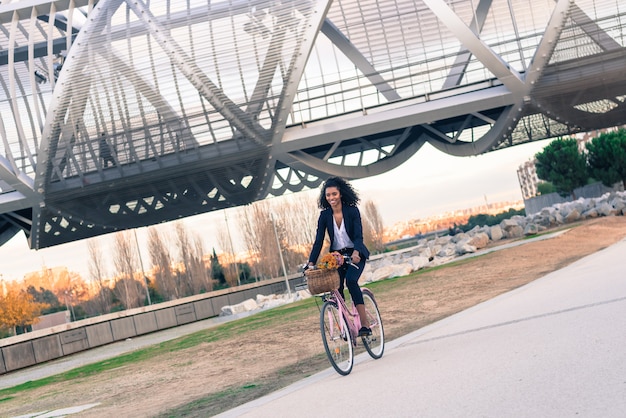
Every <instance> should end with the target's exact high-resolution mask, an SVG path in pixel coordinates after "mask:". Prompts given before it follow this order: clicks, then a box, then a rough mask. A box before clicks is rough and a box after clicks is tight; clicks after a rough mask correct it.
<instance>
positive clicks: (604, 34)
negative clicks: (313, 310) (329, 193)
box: [0, 0, 626, 249]
mask: <svg viewBox="0 0 626 418" xmlns="http://www.w3.org/2000/svg"><path fill="white" fill-rule="evenodd" d="M625 28H626V5H625V3H624V2H622V1H621V0H335V1H331V0H202V1H200V0H187V1H178V0H177V1H174V0H99V1H97V0H57V1H52V0H27V1H10V0H0V140H1V142H0V244H2V243H4V242H6V241H8V240H9V239H10V238H11V237H12V236H14V235H15V234H16V233H18V232H20V231H24V233H25V234H26V235H27V236H28V238H29V243H30V246H31V248H35V249H37V248H44V247H49V246H53V245H57V244H61V243H65V242H69V241H74V240H79V239H84V238H88V237H92V236H96V235H99V234H104V233H107V232H111V231H115V230H123V229H128V228H134V227H139V226H146V225H153V224H156V223H159V222H164V221H168V220H173V219H177V218H181V217H185V216H190V215H194V214H198V213H204V212H209V211H213V210H217V209H222V208H225V207H230V206H237V205H244V204H247V203H250V202H253V201H255V200H259V199H262V198H264V197H266V196H268V195H269V194H273V195H280V194H283V193H286V192H288V191H291V192H295V191H299V190H302V189H303V188H306V187H316V186H317V185H319V184H320V182H321V180H322V179H324V178H325V177H326V176H328V175H339V176H343V177H346V178H349V179H355V178H363V177H367V176H372V175H376V174H379V173H383V172H385V171H388V170H390V169H392V168H394V167H397V166H398V165H400V164H402V163H403V162H405V161H406V160H407V159H408V158H409V157H411V156H412V155H413V154H415V153H416V152H418V151H419V150H420V148H421V147H422V146H423V145H424V144H425V143H427V142H428V143H430V144H432V145H433V146H434V147H436V148H437V149H439V150H441V151H442V152H446V153H449V154H453V155H458V156H469V155H477V154H481V153H485V152H490V151H494V150H499V149H501V148H504V147H508V146H513V145H517V144H522V143H525V142H528V141H535V140H539V139H545V138H550V137H555V136H559V135H566V134H570V133H574V132H578V131H586V130H592V129H597V128H604V127H610V126H616V125H620V124H624V123H626V112H625V110H624V107H625V101H626V70H625V68H626V48H625V45H626V30H625Z"/></svg>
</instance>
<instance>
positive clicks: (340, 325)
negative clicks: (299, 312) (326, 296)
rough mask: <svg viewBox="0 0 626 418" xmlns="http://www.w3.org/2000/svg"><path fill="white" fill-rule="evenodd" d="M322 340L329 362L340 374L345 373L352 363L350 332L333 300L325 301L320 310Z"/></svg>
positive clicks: (348, 371) (350, 369) (352, 350)
mask: <svg viewBox="0 0 626 418" xmlns="http://www.w3.org/2000/svg"><path fill="white" fill-rule="evenodd" d="M320 330H321V331H322V341H323V342H324V349H325V350H326V355H327V356H328V360H329V361H330V364H332V366H333V368H334V369H335V370H336V371H337V373H339V374H340V375H343V376H345V375H347V374H349V373H350V372H351V371H352V366H353V365H354V349H353V347H352V341H351V340H350V332H349V331H348V326H347V324H346V321H345V320H344V318H343V316H342V315H341V314H340V313H339V309H338V308H337V304H336V303H335V302H330V301H329V302H325V303H324V305H323V306H322V310H321V312H320Z"/></svg>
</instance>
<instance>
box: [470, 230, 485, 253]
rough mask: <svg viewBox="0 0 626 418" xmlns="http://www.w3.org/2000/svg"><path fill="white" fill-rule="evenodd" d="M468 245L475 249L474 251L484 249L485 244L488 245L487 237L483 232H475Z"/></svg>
mask: <svg viewBox="0 0 626 418" xmlns="http://www.w3.org/2000/svg"><path fill="white" fill-rule="evenodd" d="M468 243H469V245H471V246H474V247H476V249H478V250H480V249H481V248H485V247H486V246H487V244H489V235H487V234H485V233H484V232H477V233H476V234H475V235H474V236H473V237H471V238H470V240H469V242H468Z"/></svg>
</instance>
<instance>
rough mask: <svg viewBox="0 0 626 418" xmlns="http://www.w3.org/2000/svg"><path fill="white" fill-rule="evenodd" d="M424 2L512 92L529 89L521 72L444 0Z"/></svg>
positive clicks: (426, 0) (427, 0) (425, 0)
mask: <svg viewBox="0 0 626 418" xmlns="http://www.w3.org/2000/svg"><path fill="white" fill-rule="evenodd" d="M424 3H425V4H426V5H427V6H428V7H429V8H430V9H431V10H432V12H433V13H434V14H435V15H436V16H437V17H438V18H439V20H440V21H441V23H443V24H444V25H445V26H446V27H447V28H448V29H449V30H450V32H452V33H453V34H454V35H455V36H456V37H457V38H458V40H459V41H460V42H461V43H462V44H463V45H465V46H466V47H467V49H468V50H469V51H470V52H471V53H472V54H474V56H475V57H476V58H478V59H479V60H480V62H482V63H483V64H484V65H485V67H487V69H488V70H489V71H491V72H492V73H493V75H495V76H496V77H497V78H498V79H499V80H500V81H501V82H502V84H504V85H505V86H506V87H507V88H508V89H509V90H510V91H511V92H512V93H514V94H518V95H520V94H524V93H525V92H526V91H527V88H526V86H525V84H524V80H522V77H521V76H520V74H519V73H518V72H517V71H515V70H514V69H513V68H511V66H510V65H509V64H508V63H506V62H505V61H504V60H503V59H502V57H500V56H499V55H498V54H496V53H495V52H494V51H493V50H492V49H491V48H490V47H489V46H488V45H487V44H486V43H484V42H483V41H482V40H481V39H480V38H479V37H478V36H477V35H476V34H475V33H474V32H473V31H472V29H471V28H469V27H468V26H467V25H466V24H465V23H464V22H463V20H461V18H460V17H459V16H457V15H456V13H454V11H453V10H452V9H450V7H449V6H448V5H447V4H446V2H445V1H444V0H424Z"/></svg>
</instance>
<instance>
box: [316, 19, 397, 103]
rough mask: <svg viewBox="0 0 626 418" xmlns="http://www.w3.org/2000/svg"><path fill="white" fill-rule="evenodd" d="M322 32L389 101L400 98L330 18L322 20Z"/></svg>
mask: <svg viewBox="0 0 626 418" xmlns="http://www.w3.org/2000/svg"><path fill="white" fill-rule="evenodd" d="M322 33H323V34H324V35H326V37H327V38H328V39H330V41H331V42H332V43H333V44H335V46H336V47H337V48H339V50H340V51H341V52H343V53H344V54H345V55H346V56H347V57H348V58H349V59H350V61H352V62H353V63H354V65H356V67H357V68H358V69H359V70H360V71H361V72H362V73H363V75H365V76H366V77H367V79H368V80H369V81H370V82H371V83H372V84H373V85H374V87H376V89H377V90H378V91H379V92H380V93H381V94H382V95H383V96H385V99H387V100H389V101H390V102H391V101H394V100H400V99H401V97H400V95H399V94H398V93H397V92H396V91H395V89H394V88H393V87H392V86H391V85H390V84H389V83H387V81H386V80H385V79H384V78H383V77H382V76H381V75H380V73H379V72H378V70H376V68H374V66H373V65H372V64H371V63H370V62H369V61H368V60H367V58H365V56H364V55H363V54H362V53H361V51H359V50H358V49H357V48H356V46H354V44H353V43H352V42H351V41H350V39H348V38H347V37H346V36H345V35H344V34H343V33H342V32H341V31H340V30H339V28H338V27H337V26H335V25H334V24H333V22H331V21H330V20H328V19H326V20H324V23H323V25H322Z"/></svg>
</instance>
